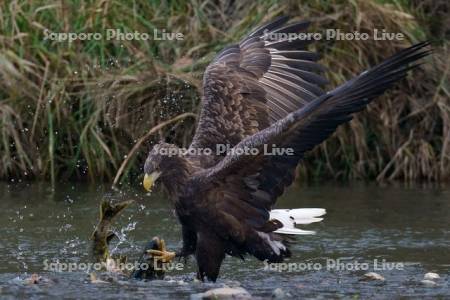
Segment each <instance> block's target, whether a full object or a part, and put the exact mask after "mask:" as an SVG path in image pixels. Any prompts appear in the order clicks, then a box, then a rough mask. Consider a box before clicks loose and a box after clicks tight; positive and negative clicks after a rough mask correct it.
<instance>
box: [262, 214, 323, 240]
mask: <svg viewBox="0 0 450 300" xmlns="http://www.w3.org/2000/svg"><path fill="white" fill-rule="evenodd" d="M324 214H326V210H325V209H323V208H295V209H274V210H272V211H270V219H275V220H278V221H280V222H281V224H283V227H282V228H280V229H278V230H276V231H275V232H276V233H281V234H299V235H300V234H315V233H316V232H315V231H310V230H302V229H298V228H296V227H295V225H299V224H300V225H306V224H311V223H315V222H320V221H322V220H323V218H318V217H320V216H323V215H324Z"/></svg>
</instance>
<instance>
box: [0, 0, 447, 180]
mask: <svg viewBox="0 0 450 300" xmlns="http://www.w3.org/2000/svg"><path fill="white" fill-rule="evenodd" d="M386 2H387V3H384V2H380V1H374V0H369V1H352V2H350V3H351V4H349V2H347V1H345V2H344V1H329V2H327V3H328V4H326V5H325V4H323V1H302V3H298V2H297V1H288V2H285V3H283V4H278V3H277V2H276V1H260V2H258V1H257V2H254V1H236V2H235V3H234V4H232V5H227V4H224V2H221V1H194V0H192V1H171V2H169V3H168V4H167V3H162V2H161V3H160V1H130V3H131V4H132V5H131V6H130V5H125V4H123V3H124V2H123V1H114V0H112V1H81V0H78V1H71V2H69V1H50V2H49V1H31V0H28V1H9V2H2V3H1V4H0V28H1V30H0V49H1V50H0V78H1V80H0V178H4V179H6V178H30V179H31V178H37V179H50V180H53V181H56V180H66V179H85V178H87V179H89V180H111V179H112V178H113V177H114V176H115V174H116V171H117V169H118V168H119V167H120V165H121V163H122V161H123V160H124V159H126V157H125V156H126V155H127V154H128V153H129V152H130V150H131V149H132V148H133V146H134V145H135V144H136V142H138V141H140V139H141V138H142V137H143V136H145V135H146V133H147V132H148V131H149V130H150V129H151V128H153V127H154V126H155V125H156V124H159V123H161V122H163V121H165V120H169V119H171V118H173V117H175V116H177V115H179V114H181V113H184V112H195V113H196V112H197V111H198V103H199V94H200V92H199V91H200V87H201V76H202V71H203V69H204V67H205V66H206V65H207V64H208V62H209V61H210V60H211V59H212V58H213V56H214V54H215V53H216V52H217V51H218V50H220V49H221V48H222V47H223V46H225V45H226V44H228V43H231V42H234V41H237V40H238V39H239V38H240V37H242V36H243V35H245V34H246V33H248V32H249V30H250V29H251V28H252V27H254V26H255V25H257V24H259V23H262V22H265V21H268V20H270V19H271V18H273V17H275V16H277V15H279V14H282V13H283V12H286V11H288V12H289V14H291V15H293V16H300V17H301V18H309V19H312V20H313V21H314V23H313V24H314V25H313V28H312V30H313V31H319V32H321V31H323V29H324V28H341V30H342V31H355V30H358V31H367V32H369V31H370V32H371V31H372V29H373V28H380V29H383V28H385V29H386V30H387V31H391V32H402V33H404V34H405V35H406V36H407V37H408V38H407V40H405V41H393V42H388V41H373V40H369V41H321V42H318V43H315V44H313V45H312V47H317V50H319V51H320V52H321V53H322V54H323V60H322V61H323V63H324V64H325V65H326V66H327V67H328V68H329V69H330V71H331V72H330V73H329V74H328V76H329V79H330V80H331V82H332V85H336V84H338V83H341V82H343V81H345V80H346V79H349V78H350V77H351V76H352V75H353V74H355V73H358V72H360V71H361V70H363V69H365V68H367V67H369V66H371V65H373V64H375V63H377V62H380V61H381V60H382V59H383V58H385V57H386V56H388V55H391V54H393V53H394V52H395V51H397V50H399V49H401V48H403V47H406V46H408V45H410V44H411V43H413V42H417V41H419V40H424V39H430V40H431V41H432V43H433V48H434V52H435V53H434V55H433V57H432V58H431V59H429V60H427V61H426V64H424V65H423V67H421V69H419V70H416V71H415V72H414V74H411V76H409V78H408V80H407V81H405V82H402V83H401V84H399V85H398V86H397V87H396V89H394V90H393V91H391V92H390V93H389V94H388V95H386V96H384V97H383V99H380V100H379V101H377V102H376V103H374V104H372V105H370V106H369V109H368V111H367V112H365V113H362V114H359V115H357V116H356V117H355V119H354V120H353V121H352V122H351V124H350V125H348V126H344V127H342V128H340V129H339V131H338V132H337V134H336V135H335V136H334V137H333V138H331V139H330V140H328V141H327V142H326V143H325V144H324V145H323V146H321V147H319V148H317V149H316V150H315V151H314V152H313V153H312V154H311V155H309V156H308V157H307V159H306V162H305V164H304V165H303V166H302V167H301V168H300V169H299V172H300V174H301V176H302V177H303V178H320V179H322V178H334V179H378V180H398V179H401V180H406V181H411V180H432V181H439V180H448V178H449V175H450V145H449V143H450V100H449V99H450V97H449V96H450V95H449V94H450V92H449V80H448V78H449V66H450V61H449V57H450V56H449V45H450V44H449V41H448V35H449V32H448V31H449V28H448V25H447V27H446V24H449V23H450V22H449V17H448V16H449V15H450V14H449V13H448V9H449V8H448V4H447V3H446V1H442V2H440V1H420V2H419V1H417V3H415V2H414V1H386ZM445 12H447V13H445ZM431 14H433V16H434V17H430V15H431ZM300 17H299V18H300ZM45 28H48V29H50V30H51V31H53V32H64V31H66V32H105V30H106V29H107V28H121V29H122V30H124V31H125V30H128V31H139V32H151V31H152V30H153V29H154V28H166V30H167V31H169V32H182V33H183V34H184V36H185V38H184V40H183V41H177V42H173V41H158V42H146V41H136V40H133V41H106V40H99V41H96V40H92V41H75V42H73V43H70V44H69V43H67V42H56V41H44V40H43V37H44V34H43V30H44V29H45ZM193 130H194V120H192V119H185V120H182V121H180V122H177V123H175V124H171V125H170V126H167V127H164V128H163V129H161V130H159V131H158V134H157V135H153V136H152V137H150V138H149V140H148V141H147V142H146V143H143V146H142V147H140V151H137V152H138V153H139V155H137V156H134V157H133V159H130V161H129V163H128V164H127V167H126V168H125V169H124V170H123V172H124V174H125V175H126V176H124V178H132V177H133V176H135V175H136V174H140V166H141V165H142V161H143V159H144V158H145V156H146V152H147V148H148V146H149V144H151V143H152V141H154V140H157V139H159V138H161V137H165V138H169V139H170V140H173V141H176V142H177V143H179V144H183V145H187V144H188V143H189V141H190V138H191V136H192V134H193Z"/></svg>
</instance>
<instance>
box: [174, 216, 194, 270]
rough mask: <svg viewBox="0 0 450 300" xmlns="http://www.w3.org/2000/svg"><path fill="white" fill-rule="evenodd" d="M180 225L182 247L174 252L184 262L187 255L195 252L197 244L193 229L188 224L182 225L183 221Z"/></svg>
mask: <svg viewBox="0 0 450 300" xmlns="http://www.w3.org/2000/svg"><path fill="white" fill-rule="evenodd" d="M180 220H181V219H180ZM181 225H182V226H181V231H182V232H181V233H182V237H183V247H182V248H181V249H180V250H178V251H177V252H176V254H175V257H178V258H179V259H184V262H185V263H186V260H187V257H188V256H189V255H192V254H194V253H195V248H196V245H197V234H196V232H195V231H193V230H192V229H190V227H189V226H187V225H184V223H183V222H182V223H181Z"/></svg>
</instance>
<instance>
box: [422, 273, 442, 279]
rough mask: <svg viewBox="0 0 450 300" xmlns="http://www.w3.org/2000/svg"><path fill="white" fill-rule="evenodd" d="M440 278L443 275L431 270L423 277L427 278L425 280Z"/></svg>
mask: <svg viewBox="0 0 450 300" xmlns="http://www.w3.org/2000/svg"><path fill="white" fill-rule="evenodd" d="M439 278H441V277H440V276H439V274H437V273H432V272H429V273H427V274H425V275H424V276H423V279H425V280H436V279H439Z"/></svg>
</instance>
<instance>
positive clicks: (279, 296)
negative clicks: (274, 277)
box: [272, 288, 290, 299]
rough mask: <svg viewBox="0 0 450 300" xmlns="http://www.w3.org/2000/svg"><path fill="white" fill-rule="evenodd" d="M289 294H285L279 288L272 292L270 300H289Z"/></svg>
mask: <svg viewBox="0 0 450 300" xmlns="http://www.w3.org/2000/svg"><path fill="white" fill-rule="evenodd" d="M289 296H290V294H289V293H285V292H284V291H283V290H282V289H281V288H276V289H274V290H273V292H272V299H286V298H289Z"/></svg>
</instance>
